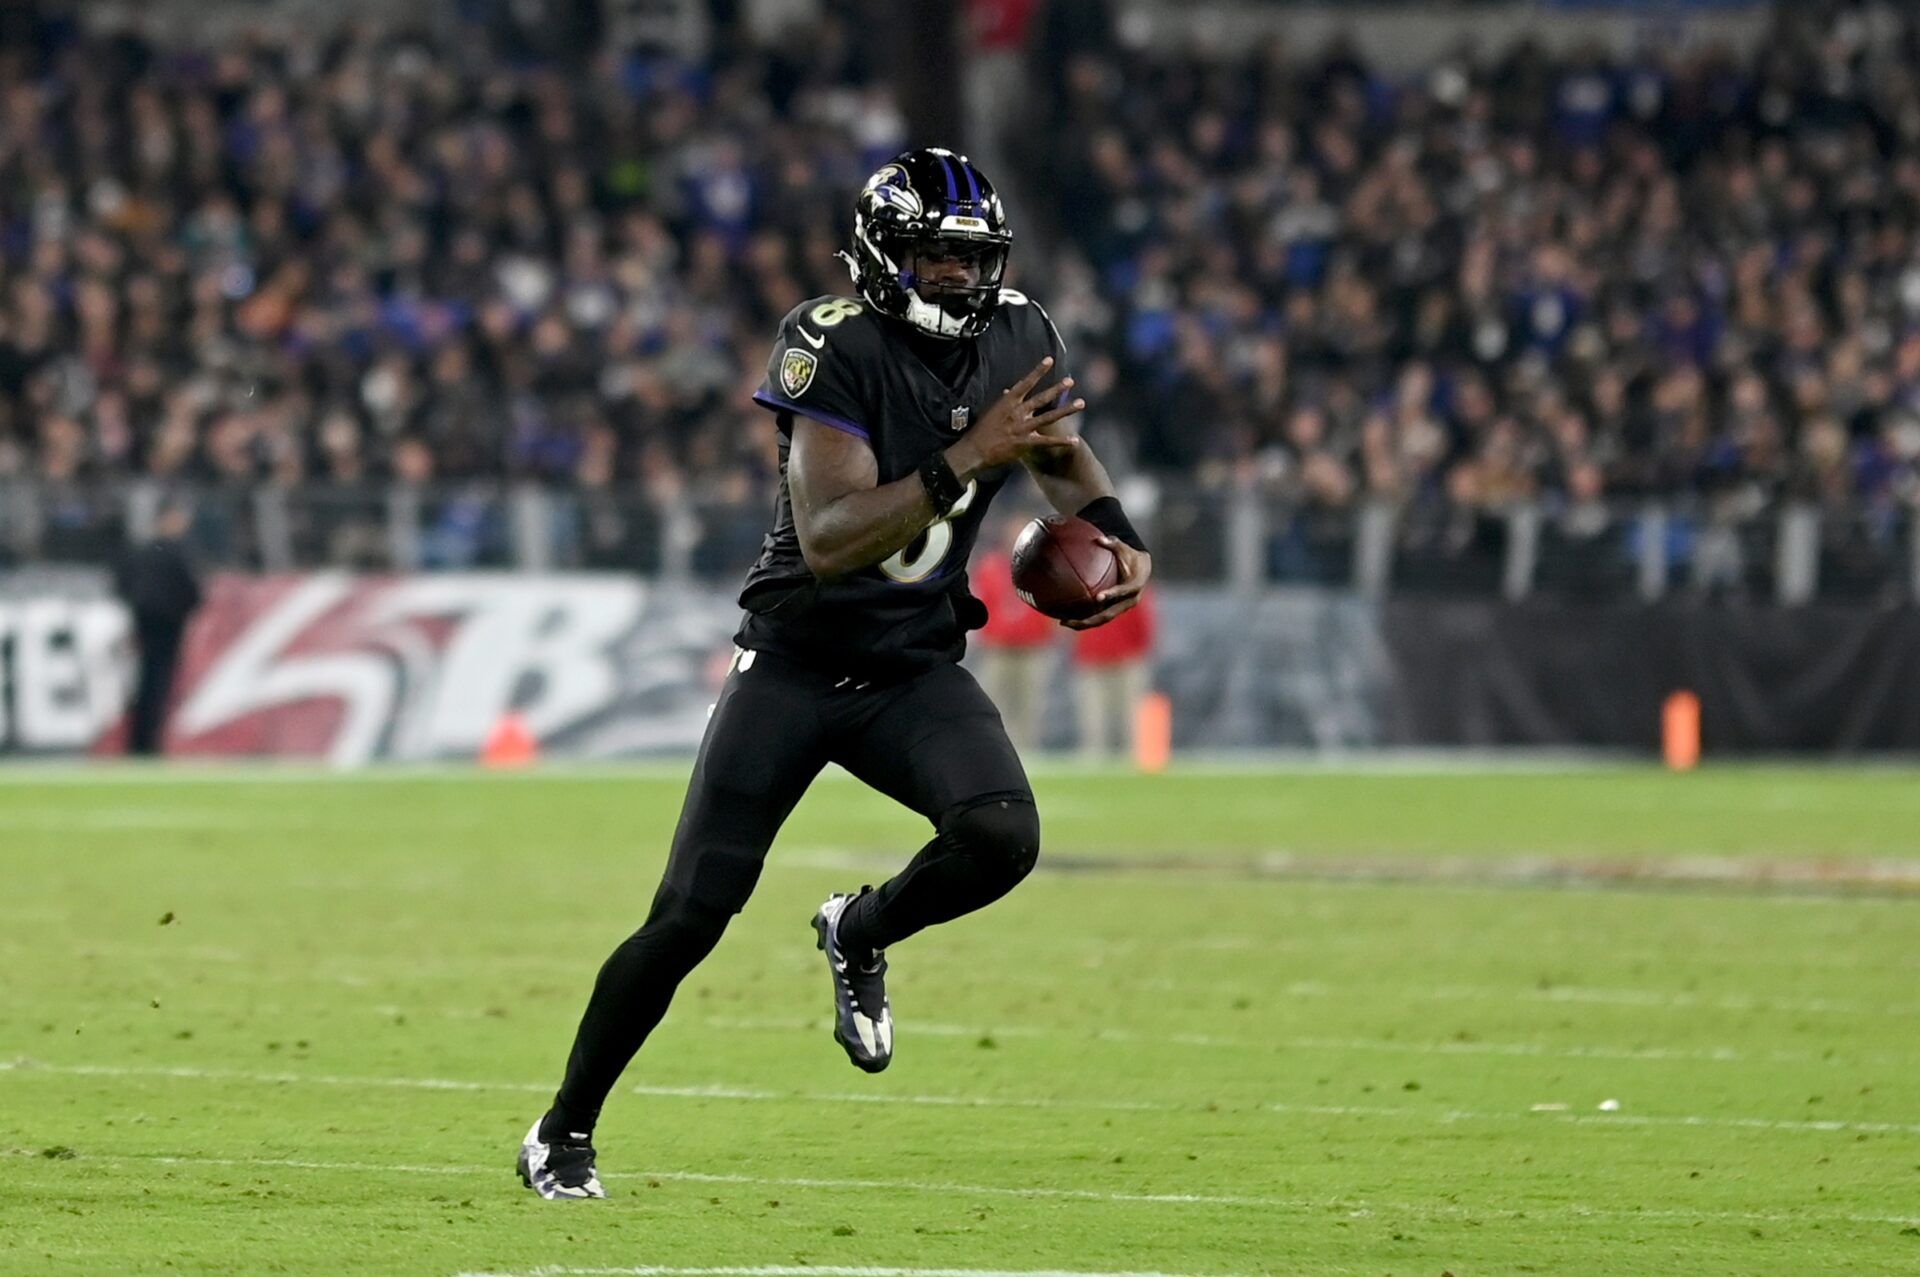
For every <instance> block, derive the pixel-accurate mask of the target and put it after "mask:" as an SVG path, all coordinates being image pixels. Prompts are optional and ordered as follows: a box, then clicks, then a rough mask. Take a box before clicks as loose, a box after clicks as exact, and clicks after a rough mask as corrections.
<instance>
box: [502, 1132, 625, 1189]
mask: <svg viewBox="0 0 1920 1277" xmlns="http://www.w3.org/2000/svg"><path fill="white" fill-rule="evenodd" d="M519 1169H520V1182H521V1183H522V1184H525V1185H526V1186H527V1187H528V1188H531V1189H532V1190H533V1191H534V1192H536V1193H538V1194H540V1196H542V1197H544V1198H546V1199H547V1200H548V1201H563V1200H571V1199H575V1198H588V1197H605V1196H606V1195H607V1190H606V1189H604V1188H602V1187H600V1173H599V1172H598V1171H596V1170H595V1169H594V1166H593V1141H592V1138H591V1137H590V1136H587V1135H578V1136H574V1137H571V1138H566V1139H558V1140H554V1141H552V1142H548V1141H546V1140H543V1139H541V1138H540V1123H539V1122H538V1121H536V1122H535V1123H534V1124H533V1129H532V1130H530V1131H528V1132H527V1138H526V1139H525V1140H523V1141H521V1144H520V1161H519Z"/></svg>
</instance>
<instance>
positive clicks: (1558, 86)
mask: <svg viewBox="0 0 1920 1277" xmlns="http://www.w3.org/2000/svg"><path fill="white" fill-rule="evenodd" d="M1814 8H1816V6H1783V16H1782V17H1781V18H1780V19H1779V22H1780V23H1781V28H1780V30H1779V31H1778V32H1777V33H1776V35H1775V37H1774V38H1771V39H1768V40H1766V41H1764V42H1763V43H1762V44H1761V45H1760V46H1759V47H1758V50H1757V52H1755V53H1754V54H1752V55H1751V56H1748V57H1742V56H1738V55H1735V54H1733V53H1730V52H1727V51H1723V50H1716V49H1710V48H1693V47H1688V46H1686V45H1685V44H1684V42H1681V43H1678V44H1676V45H1674V46H1673V47H1663V48H1649V49H1648V50H1646V51H1645V52H1644V53H1643V54H1641V55H1640V56H1637V57H1634V58H1631V59H1627V60H1624V61H1621V60H1610V59H1608V58H1604V57H1602V56H1600V55H1598V54H1597V53H1596V54H1580V55H1572V56H1550V55H1549V54H1547V53H1546V52H1544V51H1542V50H1541V49H1539V48H1535V47H1532V46H1522V47H1520V48H1517V49H1515V50H1512V51H1509V52H1505V53H1503V54H1501V55H1499V56H1497V57H1490V58H1482V59H1475V58H1471V57H1468V56H1465V55H1461V56H1457V57H1448V58H1445V59H1442V60H1440V61H1438V62H1437V63H1435V64H1434V65H1432V66H1431V67H1430V68H1429V69H1428V70H1427V71H1426V72H1425V73H1423V74H1421V75H1419V76H1417V77H1411V78H1396V77H1390V76H1386V75H1383V74H1380V73H1377V72H1374V71H1372V70H1370V69H1369V68H1368V67H1367V66H1366V65H1364V64H1363V63H1362V62H1361V60H1360V59H1359V58H1358V57H1357V56H1355V55H1354V54H1352V53H1350V52H1347V51H1343V50H1341V49H1338V48H1336V49H1332V50H1325V51H1320V52H1317V53H1312V52H1310V51H1293V50H1287V49H1284V48H1283V47H1281V46H1280V45H1278V44H1270V45H1266V46H1263V47H1260V48H1257V49H1254V50H1250V51H1248V50H1240V51H1235V52H1233V53H1231V54H1220V53H1214V54H1204V55H1203V54H1200V53H1197V52H1194V51H1191V50H1187V51H1172V50H1165V49H1147V48H1143V47H1135V46H1129V45H1125V44H1122V43H1121V42H1119V41H1117V40H1116V39H1114V38H1113V35H1112V30H1111V26H1110V25H1103V24H1101V23H1098V22H1089V21H1087V20H1086V15H1087V14H1089V13H1093V14H1096V15H1097V14H1098V13H1099V12H1100V11H1101V9H1102V6H1101V5H1099V4H1076V5H1070V6H1064V9H1065V10H1066V11H1067V12H1069V13H1071V14H1073V15H1076V17H1077V18H1078V19H1079V20H1077V21H1072V22H1062V21H1048V20H1047V17H1046V16H1045V15H1043V16H1042V18H1041V19H1039V20H1037V22H1036V25H1035V28H1034V31H1033V33H1032V41H1031V43H1032V48H1031V50H1030V52H1031V55H1032V60H1033V63H1034V65H1036V66H1043V67H1045V68H1047V71H1046V73H1045V74H1041V75H1037V76H1035V77H1033V88H1032V90H1031V93H1032V97H1031V100H1030V102H1029V104H1028V106H1027V108H1026V111H1025V116H1026V123H1025V124H1024V125H1023V127H1021V128H1019V129H1018V130H1017V131H1016V136H1015V137H1013V138H1010V139H1008V151H1009V153H1010V154H1011V155H1012V156H1013V157H1014V160H1015V162H1016V164H1017V167H1018V168H1019V170H1020V172H1021V174H1022V175H1024V178H1025V180H1024V181H1016V182H1014V183H1012V185H1014V186H1015V187H1016V188H1017V189H1020V190H1024V191H1025V192H1027V193H1028V195H1027V198H1026V199H1025V200H1023V201H1021V207H1022V208H1023V209H1024V210H1025V211H1027V212H1028V213H1029V214H1030V215H1037V216H1035V217H1034V224H1032V225H1029V226H1027V227H1023V228H1021V229H1022V231H1023V237H1022V243H1021V245H1020V247H1018V248H1017V249H1016V253H1015V261H1016V275H1017V279H1018V282H1020V283H1021V284H1022V285H1023V286H1025V287H1028V288H1029V289H1031V290H1032V291H1034V292H1035V293H1037V294H1038V295H1040V296H1041V297H1043V298H1044V299H1046V300H1047V301H1048V303H1049V305H1050V308H1051V310H1052V313H1053V316H1054V318H1055V319H1056V320H1057V321H1058V323H1059V325H1060V327H1061V328H1062V329H1063V331H1064V332H1065V334H1066V337H1067V341H1068V345H1069V348H1070V350H1072V351H1074V352H1076V358H1077V360H1078V362H1079V363H1080V364H1082V366H1083V373H1082V379H1083V384H1086V385H1088V387H1089V389H1090V390H1091V391H1093V392H1094V393H1093V395H1091V396H1090V398H1095V400H1096V404H1097V412H1096V414H1094V417H1093V421H1094V423H1095V426H1096V428H1101V429H1106V430H1109V431H1110V432H1111V433H1110V435H1109V436H1107V437H1105V438H1103V443H1102V447H1103V453H1104V452H1106V451H1113V452H1118V453H1120V454H1121V455H1122V456H1123V457H1126V456H1130V457H1131V461H1132V465H1133V467H1137V468H1138V469H1140V470H1142V471H1144V472H1148V473H1153V472H1175V473H1179V474H1182V475H1192V476H1195V477H1196V478H1197V479H1198V480H1199V482H1200V483H1202V484H1203V485H1212V484H1217V483H1221V482H1226V481H1230V480H1246V481H1250V482H1253V483H1255V484H1257V485H1261V486H1262V487H1264V488H1265V489H1266V490H1268V491H1271V492H1273V493H1274V494H1276V495H1277V496H1278V497H1280V498H1281V499H1282V500H1283V501H1284V502H1286V503H1289V504H1290V505H1293V506H1297V507H1299V508H1302V509H1306V510H1333V511H1338V510H1343V509H1347V508H1349V507H1351V506H1353V505H1355V504H1356V503H1357V502H1359V501H1360V500H1362V499H1363V498H1365V497H1367V496H1369V495H1377V496H1386V497H1392V498H1395V499H1398V500H1400V501H1402V502H1403V503H1406V504H1407V505H1408V506H1409V507H1410V508H1419V507H1421V506H1423V505H1427V506H1432V507H1434V508H1436V509H1446V510H1461V509H1466V510H1474V509H1493V508H1497V507H1499V506H1501V505H1503V504H1505V503H1507V502H1509V501H1511V500H1512V499H1513V498H1516V497H1532V496H1539V497H1542V498H1545V499H1546V500H1547V501H1548V503H1549V505H1550V506H1551V507H1552V508H1554V509H1556V510H1560V511H1563V512H1564V513H1565V516H1566V519H1567V520H1568V526H1577V525H1578V522H1579V519H1580V518H1581V517H1582V511H1588V512H1590V513H1592V517H1593V518H1594V519H1596V520H1597V519H1599V515H1598V513H1597V511H1599V510H1600V509H1601V508H1602V507H1603V505H1604V503H1606V502H1607V501H1609V500H1611V499H1614V498H1632V497H1639V496H1643V495H1647V494H1657V495H1663V496H1682V497H1697V498H1699V499H1700V501H1701V502H1702V503H1703V504H1704V505H1708V506H1712V507H1714V508H1717V509H1721V510H1734V511H1749V512H1750V511H1757V510H1760V509H1765V508H1768V507H1769V506H1771V505H1772V504H1774V503H1776V502H1778V501H1779V500H1780V499H1782V498H1785V497H1796V498H1804V499H1806V500H1810V501H1813V502H1816V503H1819V504H1821V505H1822V506H1825V507H1827V508H1829V509H1832V510H1835V511H1846V512H1847V513H1848V515H1849V517H1855V518H1858V517H1866V518H1869V519H1871V518H1873V517H1875V515H1876V512H1884V513H1885V514H1886V517H1888V518H1890V519H1891V518H1894V517H1896V515H1897V512H1898V511H1899V510H1900V509H1902V508H1904V507H1906V506H1908V505H1910V504H1912V503H1913V502H1914V501H1915V500H1916V497H1917V496H1920V478H1916V476H1917V475H1920V70H1917V69H1916V68H1920V34H1917V29H1916V26H1915V24H1914V23H1913V21H1911V20H1905V21H1894V20H1890V19H1888V18H1887V16H1886V13H1885V11H1884V10H1881V9H1877V8H1876V9H1870V10H1869V9H1860V8H1856V7H1853V6H1840V7H1839V8H1838V9H1833V10H1828V11H1826V12H1825V13H1824V15H1823V16H1821V17H1819V18H1818V19H1816V18H1814V17H1813V16H1811V15H1810V12H1809V11H1811V10H1813V9H1814ZM1822 8H1823V9H1826V7H1824V6H1822ZM1889 23H1891V25H1889ZM715 48H716V50H717V52H716V53H715V54H714V55H713V56H712V57H711V58H710V59H708V60H706V61H704V62H700V63H697V64H689V63H687V62H685V61H682V60H678V59H675V58H674V57H672V56H670V55H667V54H664V53H643V52H636V51H629V50H621V49H615V48H610V47H605V48H600V49H597V50H591V51H581V53H582V56H580V57H578V58H575V59H571V60H566V61H558V60H554V59H551V58H549V59H540V58H531V57H530V58H517V59H516V58H504V59H503V58H502V57H500V56H499V50H498V49H497V48H494V47H492V46H490V45H489V44H488V43H487V41H486V38H485V33H484V32H481V31H479V30H477V29H475V30H471V31H467V32H465V33H460V32H456V33H454V34H452V35H447V34H445V33H442V34H439V35H436V36H428V35H423V34H420V33H408V34H404V35H394V34H384V35H383V34H376V33H373V32H369V31H364V30H358V29H348V30H343V31H340V32H338V33H334V34H332V35H330V36H328V37H326V38H316V37H314V36H313V35H311V34H309V35H306V36H303V37H301V38H299V39H297V40H290V41H285V42H279V41H275V40H272V39H267V38H262V37H258V36H255V37H251V38H248V39H244V40H239V41H236V42H234V43H231V44H228V45H225V46H223V47H218V48H213V49H204V50H203V49H182V48H162V47H156V46H151V45H149V44H146V43H144V42H142V41H141V40H139V39H136V38H133V37H130V36H124V35H116V36H104V35H88V34H84V33H77V34H76V35H75V36H74V37H73V38H71V39H69V40H66V41H64V42H61V43H60V44H58V45H57V46H56V47H53V48H51V49H49V50H46V51H44V53H43V54H39V55H36V53H35V52H34V51H33V50H31V49H27V48H21V47H16V48H12V49H8V50H4V51H0V475H5V474H28V475H39V476H42V477H45V478H48V479H53V480H65V479H73V478H85V477H90V476H99V475H125V474H132V473H139V474H145V475H152V476H157V477H162V478H166V477H180V478H192V479H195V480H198V481H201V482H212V483H216V484H217V483H222V482H225V483H232V484H254V483H257V482H259V481H261V480H273V481H279V482H287V483H291V482H296V481H301V480H321V481H338V482H342V483H356V482H361V481H367V480H375V479H387V478H397V479H400V480H409V481H411V480H421V481H424V480H427V479H433V478H451V479H460V478H465V477H472V476H508V477H522V478H534V479H545V480H552V481H556V482H564V483H565V484H566V485H568V486H570V487H572V488H574V489H576V490H585V491H593V490H597V489H600V490H603V489H609V488H613V487H631V488H636V489H638V490H644V491H646V492H649V493H655V494H672V493H675V492H680V491H684V490H687V489H689V488H695V489H698V490H700V491H703V492H721V493H730V494H733V495H735V496H738V497H740V498H742V499H745V498H748V497H752V496H754V495H755V494H757V493H758V492H759V491H760V490H762V487H763V485H764V484H765V482H766V480H767V478H768V475H769V472H770V469H771V467H772V466H773V464H774V453H773V450H772V446H771V445H772V439H771V432H770V431H768V430H766V429H765V428H764V426H765V423H764V421H763V420H761V419H760V418H759V417H758V415H757V414H756V413H755V412H754V411H753V410H752V409H751V408H750V407H749V406H748V403H747V394H748V391H749V390H750V388H751V387H752V385H753V384H754V383H755V382H756V381H757V379H758V378H759V376H760V374H761V370H762V369H763V368H764V361H765V357H766V349H767V342H768V340H769V335H770V334H771V332H772V330H773V326H774V324H775V322H776V320H777V319H778V317H779V316H780V315H781V314H782V313H783V312H784V311H785V310H786V309H787V308H788V307H790V306H791V305H792V304H794V303H795V302H797V301H798V300H800V299H801V298H803V297H805V296H807V295H809V294H812V293H816V292H825V291H845V290H846V282H845V281H846V276H845V272H844V270H843V269H842V268H841V266H840V265H839V264H838V263H837V262H836V261H835V260H834V259H833V256H832V254H833V250H834V249H835V248H836V247H838V245H839V243H840V241H841V238H842V235H843V218H844V216H845V212H844V210H845V209H846V207H847V204H848V193H849V192H850V191H851V190H852V189H853V188H854V187H855V186H856V185H857V184H858V182H859V180H860V179H861V178H862V177H863V176H864V175H865V173H867V172H868V171H869V170H870V169H871V168H872V167H874V166H875V165H876V164H877V163H879V162H880V161H881V160H883V159H884V157H886V156H887V155H888V154H890V153H892V152H893V151H894V150H896V149H898V148H899V147H900V146H901V145H902V144H903V143H904V142H905V141H906V140H907V139H906V137H905V133H906V125H905V121H904V119H903V117H902V116H901V114H900V113H899V111H898V110H897V109H896V107H895V105H894V103H893V100H892V98H891V97H890V96H889V93H888V91H887V89H886V88H885V86H884V84H883V83H882V81H881V80H880V79H879V77H878V75H877V73H876V68H875V66H874V65H873V64H872V62H871V61H870V57H869V55H868V54H866V53H864V52H863V46H862V41H861V40H860V38H859V33H858V32H857V31H856V30H854V29H852V28H851V27H850V26H849V25H848V24H847V23H846V22H844V21H840V20H836V19H835V18H834V17H833V16H832V14H831V6H829V7H828V12H827V14H826V15H825V16H823V17H821V18H819V19H817V20H816V21H815V22H814V23H813V25H812V26H810V28H809V31H808V38H807V39H805V40H770V41H766V42H764V43H763V42H756V41H755V40H754V39H752V38H751V37H749V36H748V35H747V34H746V33H745V30H744V28H743V27H735V28H726V29H722V30H721V31H720V32H719V35H718V38H717V41H716V44H715ZM1296 53H1298V54H1300V55H1301V56H1298V57H1296V56H1294V54H1296ZM1043 245H1046V247H1043Z"/></svg>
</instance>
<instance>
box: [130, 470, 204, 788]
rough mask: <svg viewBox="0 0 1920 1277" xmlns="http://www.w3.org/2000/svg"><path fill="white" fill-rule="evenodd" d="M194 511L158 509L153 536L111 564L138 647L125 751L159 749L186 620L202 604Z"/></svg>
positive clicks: (145, 752) (152, 751)
mask: <svg viewBox="0 0 1920 1277" xmlns="http://www.w3.org/2000/svg"><path fill="white" fill-rule="evenodd" d="M192 523H193V514H192V511H190V510H188V509H187V507H186V506H184V505H180V504H172V505H168V506H167V507H165V508H164V509H163V510H161V512H160V518H159V521H158V524H157V526H156V527H155V530H154V531H155V536H154V539H153V540H151V541H149V542H147V543H146V544H145V545H135V546H130V547H128V549H127V550H126V552H125V553H123V554H122V555H121V556H120V561H119V562H118V563H117V564H115V565H114V570H113V584H114V592H115V593H116V594H118V595H119V596H120V598H121V599H122V600H123V601H124V602H125V603H126V605H127V610H128V611H130V612H131V613H133V633H134V638H135V641H136V642H137V643H138V645H139V649H140V678H139V683H138V685H137V686H136V687H135V689H134V696H133V714H132V722H131V726H130V730H129V732H128V736H127V752H128V753H129V754H136V755H140V756H146V757H150V756H153V755H157V754H159V753H160V752H161V737H162V734H163V733H164V731H165V729H166V722H167V702H168V699H169V697H170V696H171V695H172V692H173V672H174V667H175V666H176V665H177V664H178V663H179V660H180V641H181V638H182V637H183V636H184V635H185V634H186V631H187V620H188V618H189V617H191V616H192V615H193V613H194V611H195V609H197V608H198V607H199V606H200V582H199V579H198V578H197V577H196V576H195V575H194V571H193V565H192V563H190V562H189V561H188V559H187V552H186V546H185V543H184V542H185V538H186V535H187V529H188V528H189V527H190V526H191V525H192Z"/></svg>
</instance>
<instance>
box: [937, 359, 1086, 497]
mask: <svg viewBox="0 0 1920 1277" xmlns="http://www.w3.org/2000/svg"><path fill="white" fill-rule="evenodd" d="M1052 367H1053V357H1052V356H1051V355H1049V356H1048V357H1047V358H1045V359H1042V360H1041V361H1040V362H1039V363H1037V364H1035V365H1034V366H1033V371H1032V372H1030V373H1028V374H1027V375H1026V376H1024V377H1022V378H1021V379H1020V380H1019V381H1017V382H1015V383H1014V384H1013V385H1012V386H1011V387H1009V388H1008V389H1007V391H1006V393H1005V394H1003V395H1001V396H1000V398H998V399H996V400H995V401H994V404H993V407H991V408H989V409H987V411H986V414H985V415H984V416H982V417H981V418H980V420H978V421H976V422H974V423H973V425H972V426H971V427H970V428H969V429H968V430H967V432H966V433H965V434H963V435H961V436H960V438H959V439H958V440H956V441H955V442H954V444H953V446H952V447H951V448H948V449H947V464H948V465H950V466H952V467H953V472H954V473H955V474H956V475H958V476H959V477H960V478H961V480H962V481H965V480H967V479H970V478H972V477H973V476H974V475H976V474H979V473H980V472H981V471H984V470H997V469H999V468H1000V467H1001V466H1006V465H1012V464H1013V463H1014V462H1016V461H1026V460H1029V459H1038V458H1045V459H1047V462H1048V463H1049V464H1052V465H1059V464H1060V463H1061V462H1063V461H1065V460H1066V458H1067V457H1068V456H1069V455H1070V454H1071V453H1072V452H1073V451H1074V449H1076V448H1078V447H1079V446H1080V438H1079V436H1077V435H1050V434H1047V433H1045V431H1046V428H1047V427H1048V426H1051V425H1052V424H1053V423H1054V422H1056V421H1064V420H1066V419H1067V418H1068V417H1071V416H1073V415H1074V414H1075V413H1077V412H1081V411H1083V410H1084V409H1085V408H1086V406H1087V401H1086V400H1084V399H1069V400H1067V401H1066V402H1065V403H1061V402H1060V400H1061V399H1062V398H1063V397H1064V396H1065V395H1066V392H1067V391H1068V390H1070V389H1072V387H1073V378H1071V377H1063V378H1061V379H1060V380H1059V381H1056V382H1054V383H1053V384H1052V385H1050V386H1047V387H1045V388H1043V389H1038V390H1036V389H1035V387H1036V386H1039V385H1040V379H1041V378H1042V377H1044V376H1046V375H1047V372H1048V370H1049V369H1051V368H1052Z"/></svg>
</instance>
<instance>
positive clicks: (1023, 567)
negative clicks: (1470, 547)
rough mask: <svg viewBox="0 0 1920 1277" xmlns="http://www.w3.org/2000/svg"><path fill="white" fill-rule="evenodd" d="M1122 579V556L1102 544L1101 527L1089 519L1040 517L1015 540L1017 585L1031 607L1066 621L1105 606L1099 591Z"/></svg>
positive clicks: (1014, 583) (1018, 592) (1058, 516)
mask: <svg viewBox="0 0 1920 1277" xmlns="http://www.w3.org/2000/svg"><path fill="white" fill-rule="evenodd" d="M1119 582H1120V561H1119V560H1118V559H1116V558H1114V557H1113V551H1112V550H1109V549H1108V548H1107V547H1106V546H1104V545H1101V544H1100V530H1099V529H1098V528H1096V527H1094V526H1093V525H1092V524H1091V523H1088V522H1087V521H1086V520H1084V519H1074V518H1069V517H1067V516H1066V515H1062V514H1056V515H1050V516H1049V517H1047V518H1044V519H1035V520H1034V521H1033V522H1032V523H1029V524H1028V525H1027V526H1026V528H1025V529H1024V530H1022V531H1021V533H1020V539H1019V540H1018V541H1015V542H1014V543H1013V589H1014V592H1015V593H1016V594H1018V595H1019V596H1020V597H1021V599H1023V600H1024V601H1025V602H1026V604H1027V606H1028V607H1031V608H1033V609H1034V610H1035V611H1038V612H1044V613H1046V614H1047V615H1048V616H1051V617H1053V618H1054V619H1056V620H1061V621H1078V620H1082V619H1084V618H1086V617H1089V616H1092V615H1093V614H1094V613H1095V612H1098V611H1099V610H1100V608H1101V604H1100V603H1099V602H1098V601H1097V600H1096V599H1095V597H1094V596H1095V595H1097V594H1099V593H1100V591H1102V590H1106V589H1111V588H1112V587H1113V586H1115V585H1117V584H1119Z"/></svg>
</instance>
